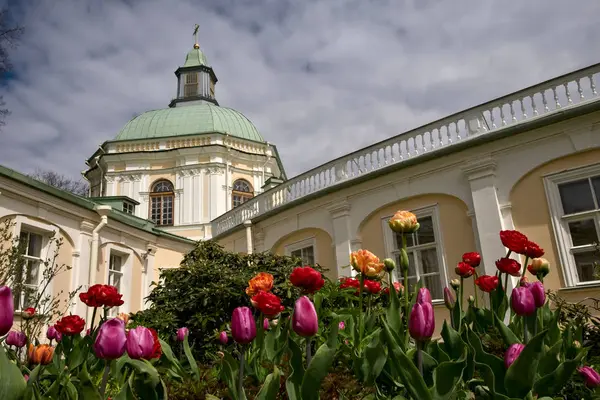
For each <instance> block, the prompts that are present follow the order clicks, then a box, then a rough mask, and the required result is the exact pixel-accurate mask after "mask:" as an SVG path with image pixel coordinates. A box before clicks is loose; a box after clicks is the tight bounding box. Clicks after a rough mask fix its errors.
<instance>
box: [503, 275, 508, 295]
mask: <svg viewBox="0 0 600 400" xmlns="http://www.w3.org/2000/svg"><path fill="white" fill-rule="evenodd" d="M504 294H506V295H508V274H506V276H505V277H504Z"/></svg>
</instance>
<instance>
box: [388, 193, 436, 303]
mask: <svg viewBox="0 0 600 400" xmlns="http://www.w3.org/2000/svg"><path fill="white" fill-rule="evenodd" d="M409 211H410V212H412V213H413V214H415V215H416V216H417V219H419V218H424V217H431V221H432V223H433V234H434V236H435V242H434V243H427V244H425V245H422V246H417V248H416V250H424V249H427V248H435V250H436V253H437V258H438V266H439V268H440V271H439V277H440V280H441V281H440V284H441V287H442V290H443V289H444V288H445V287H448V270H447V268H446V261H445V259H446V257H445V254H446V253H445V251H444V245H443V243H444V238H443V237H442V231H441V229H440V226H441V225H440V217H439V210H438V205H437V204H433V205H429V206H424V207H419V208H416V209H412V210H409ZM392 216H393V215H387V216H385V217H383V218H381V227H382V230H383V241H384V245H385V253H386V257H388V258H391V259H393V260H395V259H396V254H397V253H398V252H399V250H398V249H396V245H395V240H394V232H393V231H392V230H391V229H390V227H389V225H388V221H389V220H390V218H392ZM415 271H416V272H417V275H418V274H419V266H418V265H417V266H416V268H415ZM392 280H393V281H397V280H398V279H396V274H393V273H392ZM417 281H418V279H417ZM401 283H402V282H401ZM443 301H444V299H443V298H438V299H433V303H434V304H440V303H443Z"/></svg>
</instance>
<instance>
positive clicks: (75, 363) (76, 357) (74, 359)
mask: <svg viewBox="0 0 600 400" xmlns="http://www.w3.org/2000/svg"><path fill="white" fill-rule="evenodd" d="M90 346H91V337H89V336H86V337H85V338H84V339H82V340H77V341H75V342H74V347H73V349H72V350H71V352H70V353H69V358H68V359H67V365H68V366H69V371H73V370H74V369H75V368H77V367H79V366H81V364H83V363H84V362H85V360H86V359H87V356H88V353H89V351H90Z"/></svg>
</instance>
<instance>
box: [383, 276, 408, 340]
mask: <svg viewBox="0 0 600 400" xmlns="http://www.w3.org/2000/svg"><path fill="white" fill-rule="evenodd" d="M401 310H402V306H401V304H400V298H399V297H398V293H397V292H396V289H395V288H394V286H392V287H391V288H390V305H389V306H388V308H387V309H386V310H385V317H386V320H387V322H388V324H389V326H390V329H391V330H392V331H393V332H394V333H396V335H398V336H399V337H400V339H401V341H400V343H401V344H402V346H404V335H405V334H406V331H405V329H404V324H403V323H402V315H401Z"/></svg>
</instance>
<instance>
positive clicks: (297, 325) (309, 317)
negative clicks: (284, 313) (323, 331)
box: [292, 296, 319, 337]
mask: <svg viewBox="0 0 600 400" xmlns="http://www.w3.org/2000/svg"><path fill="white" fill-rule="evenodd" d="M292 329H293V330H294V332H296V333H297V334H298V335H300V336H304V337H310V336H314V335H315V334H316V333H317V332H318V331H319V319H318V317H317V311H316V310H315V306H314V304H313V303H312V301H310V299H309V298H308V297H306V296H302V297H300V298H299V299H298V300H296V304H295V305H294V314H293V315H292Z"/></svg>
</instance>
